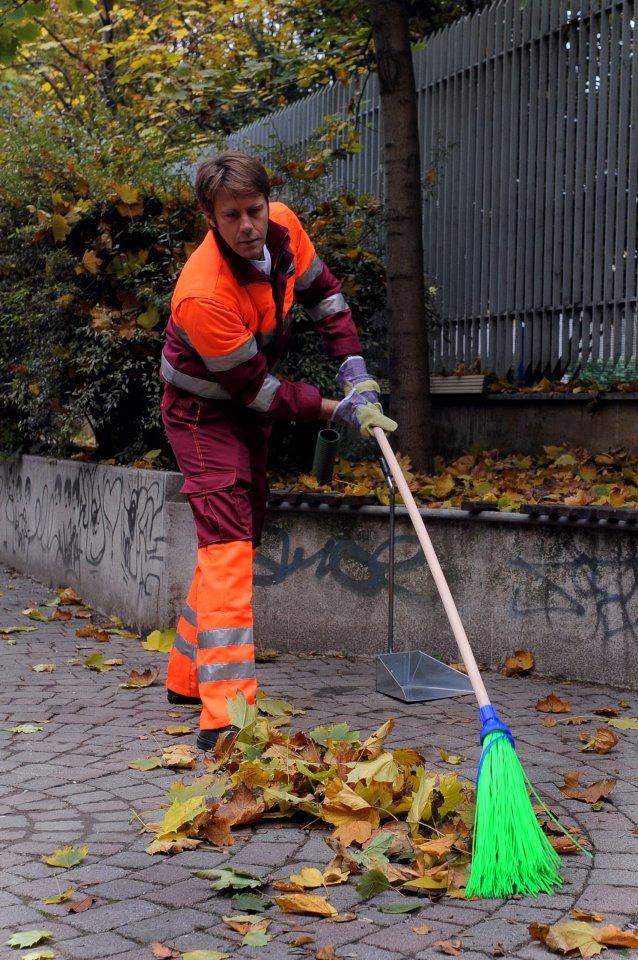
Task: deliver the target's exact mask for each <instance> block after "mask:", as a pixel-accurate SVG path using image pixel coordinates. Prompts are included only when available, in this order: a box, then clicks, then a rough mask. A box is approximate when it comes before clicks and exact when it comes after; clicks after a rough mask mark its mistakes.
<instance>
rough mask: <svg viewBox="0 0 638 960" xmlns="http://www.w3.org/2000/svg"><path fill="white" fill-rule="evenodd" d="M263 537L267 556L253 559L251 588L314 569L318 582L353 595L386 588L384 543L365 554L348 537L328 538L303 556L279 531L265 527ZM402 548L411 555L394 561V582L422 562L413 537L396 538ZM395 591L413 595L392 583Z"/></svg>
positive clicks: (263, 555) (386, 560) (386, 569)
mask: <svg viewBox="0 0 638 960" xmlns="http://www.w3.org/2000/svg"><path fill="white" fill-rule="evenodd" d="M267 536H268V551H269V553H268V554H265V553H263V552H262V551H260V552H259V553H257V556H256V558H255V586H264V587H265V586H274V585H275V584H278V583H283V581H284V580H287V579H288V578H289V577H291V576H292V575H293V574H295V573H298V572H299V571H302V570H312V569H313V568H314V573H315V577H316V578H317V579H318V580H321V579H323V578H324V577H328V576H329V577H332V578H333V579H334V580H335V581H336V582H337V583H338V584H339V586H341V587H343V588H344V589H346V590H349V591H351V592H353V593H357V594H361V595H365V596H370V595H373V594H375V593H378V592H379V591H380V590H383V589H386V587H387V583H388V569H389V552H388V548H389V541H388V540H384V541H383V542H381V543H379V544H377V545H375V547H374V549H372V550H367V549H366V548H365V547H362V546H361V545H360V544H358V543H356V542H355V541H354V540H352V539H351V538H350V537H345V536H344V537H337V538H333V537H331V538H329V539H328V540H326V542H325V543H324V544H323V546H321V547H319V548H318V549H317V550H314V551H308V552H307V551H306V548H305V547H303V546H299V547H294V548H293V547H292V545H291V541H290V535H289V533H288V532H287V531H286V530H285V529H284V528H283V527H269V528H268V529H267ZM406 544H410V545H411V546H412V548H413V549H412V553H411V554H410V556H408V557H403V558H402V559H401V560H396V561H395V576H396V577H397V578H400V575H401V573H402V571H410V570H412V569H414V568H415V567H417V566H419V565H421V564H422V562H423V555H422V553H421V550H420V548H419V545H418V541H417V539H416V538H415V537H413V536H397V537H396V539H395V546H396V547H398V548H400V547H401V546H402V545H406ZM262 549H263V548H262ZM403 552H405V551H403ZM273 553H274V554H275V555H274V556H273V555H272V554H273ZM264 571H265V572H264ZM395 591H396V592H397V593H398V594H404V595H406V594H409V593H411V592H413V591H410V590H409V589H408V588H407V587H405V586H403V585H401V584H400V583H399V582H396V581H395Z"/></svg>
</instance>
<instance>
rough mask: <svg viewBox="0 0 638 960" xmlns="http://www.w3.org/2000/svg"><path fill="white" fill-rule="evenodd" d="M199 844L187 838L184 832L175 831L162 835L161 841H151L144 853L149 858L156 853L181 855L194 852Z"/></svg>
mask: <svg viewBox="0 0 638 960" xmlns="http://www.w3.org/2000/svg"><path fill="white" fill-rule="evenodd" d="M201 843H202V841H201V840H196V839H194V838H193V837H189V835H188V834H187V833H186V832H185V831H179V830H176V831H175V832H174V833H168V834H164V835H163V836H162V837H161V839H155V840H153V842H152V843H149V845H148V847H146V848H145V850H144V852H145V853H149V854H150V855H151V856H153V855H154V854H156V853H182V852H183V851H184V850H195V849H196V848H197V847H199V846H200V845H201Z"/></svg>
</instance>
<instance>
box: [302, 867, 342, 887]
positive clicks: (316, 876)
mask: <svg viewBox="0 0 638 960" xmlns="http://www.w3.org/2000/svg"><path fill="white" fill-rule="evenodd" d="M349 878H350V874H349V873H342V872H341V871H340V870H331V869H330V868H328V869H327V870H326V871H321V870H318V869H317V867H304V868H303V870H301V871H300V872H299V873H293V874H291V877H290V882H291V883H292V884H295V885H296V886H297V887H301V888H305V887H308V888H309V889H311V890H313V889H316V888H318V887H331V886H335V885H337V884H340V883H346V882H347V880H348V879H349Z"/></svg>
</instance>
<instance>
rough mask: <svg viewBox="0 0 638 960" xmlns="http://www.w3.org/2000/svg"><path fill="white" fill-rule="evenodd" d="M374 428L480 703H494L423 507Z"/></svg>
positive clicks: (384, 438) (384, 439) (385, 442)
mask: <svg viewBox="0 0 638 960" xmlns="http://www.w3.org/2000/svg"><path fill="white" fill-rule="evenodd" d="M372 432H373V434H374V438H375V440H376V441H377V443H378V444H379V447H380V448H381V452H382V453H383V456H384V457H385V462H386V463H387V464H388V466H389V468H390V472H391V473H392V476H393V477H394V481H395V483H396V485H397V488H398V490H399V493H400V494H401V496H402V497H403V502H404V504H405V505H406V507H407V510H408V513H409V514H410V519H411V520H412V524H413V526H414V532H415V533H416V535H417V537H418V538H419V542H420V544H421V546H422V548H423V553H424V554H425V559H426V560H427V563H428V566H429V568H430V572H431V574H432V576H433V578H434V582H435V584H436V586H437V589H438V591H439V596H440V597H441V600H442V601H443V606H444V607H445V612H446V614H447V617H448V620H449V621H450V626H451V627H452V632H453V633H454V637H455V639H456V643H457V646H458V648H459V653H460V654H461V659H462V660H463V663H464V664H465V669H466V670H467V675H468V677H469V679H470V683H471V684H472V689H473V690H474V694H475V696H476V699H477V701H478V705H479V707H486V706H487V705H488V704H489V703H490V698H489V697H488V695H487V690H486V689H485V684H484V683H483V679H482V677H481V674H480V673H479V669H478V667H477V665H476V660H475V659H474V654H473V653H472V648H471V647H470V643H469V640H468V639H467V634H466V633H465V630H464V629H463V624H462V623H461V618H460V617H459V613H458V610H457V609H456V604H455V603H454V600H453V598H452V594H451V593H450V588H449V587H448V585H447V582H446V580H445V577H444V575H443V571H442V570H441V565H440V563H439V561H438V558H437V555H436V553H435V552H434V547H433V546H432V541H431V540H430V536H429V534H428V532H427V530H426V529H425V524H424V522H423V517H422V516H421V514H420V513H419V508H418V507H417V505H416V503H415V502H414V497H413V496H412V493H411V492H410V488H409V487H408V485H407V483H406V480H405V477H404V476H403V473H402V471H401V467H400V466H399V463H398V461H397V458H396V457H395V455H394V452H393V450H392V447H391V446H390V444H389V443H388V438H387V437H386V435H385V433H384V432H383V430H382V429H381V427H373V428H372Z"/></svg>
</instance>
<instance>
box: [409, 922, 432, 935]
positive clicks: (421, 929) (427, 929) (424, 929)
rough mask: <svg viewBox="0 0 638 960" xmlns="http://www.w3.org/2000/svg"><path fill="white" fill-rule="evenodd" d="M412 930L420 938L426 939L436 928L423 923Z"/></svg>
mask: <svg viewBox="0 0 638 960" xmlns="http://www.w3.org/2000/svg"><path fill="white" fill-rule="evenodd" d="M412 930H413V931H414V933H417V934H418V935H419V936H420V937H425V936H426V935H427V934H428V933H432V931H433V930H434V927H431V926H430V925H429V924H427V923H422V924H421V925H420V926H418V927H413V928H412Z"/></svg>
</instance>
